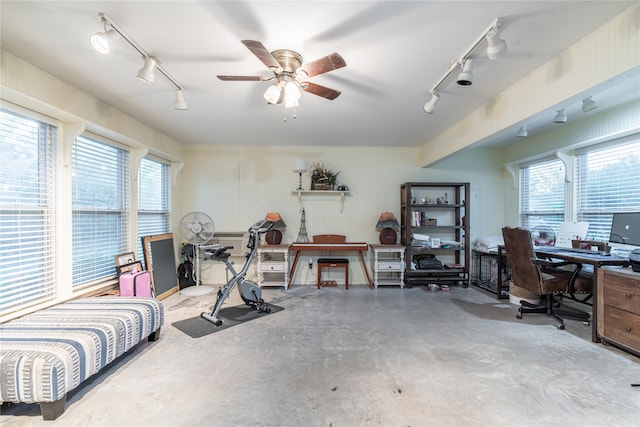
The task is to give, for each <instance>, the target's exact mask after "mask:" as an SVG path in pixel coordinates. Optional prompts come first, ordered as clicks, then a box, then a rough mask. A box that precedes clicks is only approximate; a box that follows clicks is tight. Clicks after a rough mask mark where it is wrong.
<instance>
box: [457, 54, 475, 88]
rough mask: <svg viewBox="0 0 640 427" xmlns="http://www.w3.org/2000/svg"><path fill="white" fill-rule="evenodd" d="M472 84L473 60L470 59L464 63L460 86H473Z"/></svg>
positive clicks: (459, 81)
mask: <svg viewBox="0 0 640 427" xmlns="http://www.w3.org/2000/svg"><path fill="white" fill-rule="evenodd" d="M471 83H473V59H471V58H469V59H467V60H466V61H464V64H463V66H462V72H461V73H460V74H459V75H458V84H459V85H460V86H471Z"/></svg>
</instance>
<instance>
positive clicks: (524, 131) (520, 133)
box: [516, 125, 529, 138]
mask: <svg viewBox="0 0 640 427" xmlns="http://www.w3.org/2000/svg"><path fill="white" fill-rule="evenodd" d="M516 136H517V137H518V138H525V137H527V136H529V132H527V126H526V125H523V126H520V129H518V133H516Z"/></svg>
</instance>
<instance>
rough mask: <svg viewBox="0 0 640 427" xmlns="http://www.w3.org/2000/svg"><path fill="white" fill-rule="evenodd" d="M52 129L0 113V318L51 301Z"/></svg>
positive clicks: (53, 227)
mask: <svg viewBox="0 0 640 427" xmlns="http://www.w3.org/2000/svg"><path fill="white" fill-rule="evenodd" d="M55 129H56V128H55V127H54V126H51V125H49V124H47V123H44V122H41V121H38V120H35V119H32V118H29V117H26V116H23V115H19V114H15V113H13V112H10V111H7V110H2V111H0V158H2V168H1V169H0V278H1V279H0V280H1V282H2V286H0V315H5V314H9V313H11V312H14V311H17V310H18V309H22V308H26V307H30V306H33V305H36V304H39V303H42V302H46V301H49V300H52V299H53V298H55V283H56V282H55V278H56V271H55V264H56V263H55V191H54V189H55V179H54V178H55V176H54V152H53V150H54V147H55V145H56V144H55V135H56V131H55Z"/></svg>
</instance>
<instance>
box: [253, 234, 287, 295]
mask: <svg viewBox="0 0 640 427" xmlns="http://www.w3.org/2000/svg"><path fill="white" fill-rule="evenodd" d="M258 285H259V286H260V287H263V286H284V287H285V289H286V288H287V287H288V285H289V245H264V246H260V247H259V248H258Z"/></svg>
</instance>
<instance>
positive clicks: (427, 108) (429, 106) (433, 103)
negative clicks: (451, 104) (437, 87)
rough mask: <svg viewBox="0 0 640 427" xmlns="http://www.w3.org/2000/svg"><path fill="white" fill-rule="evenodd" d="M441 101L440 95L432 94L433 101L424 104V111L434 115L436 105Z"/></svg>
mask: <svg viewBox="0 0 640 427" xmlns="http://www.w3.org/2000/svg"><path fill="white" fill-rule="evenodd" d="M439 100H440V95H438V94H437V93H435V92H432V93H431V99H430V100H429V101H427V103H426V104H424V111H425V112H426V113H427V114H433V111H434V110H435V108H436V104H437V103H438V101H439Z"/></svg>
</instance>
